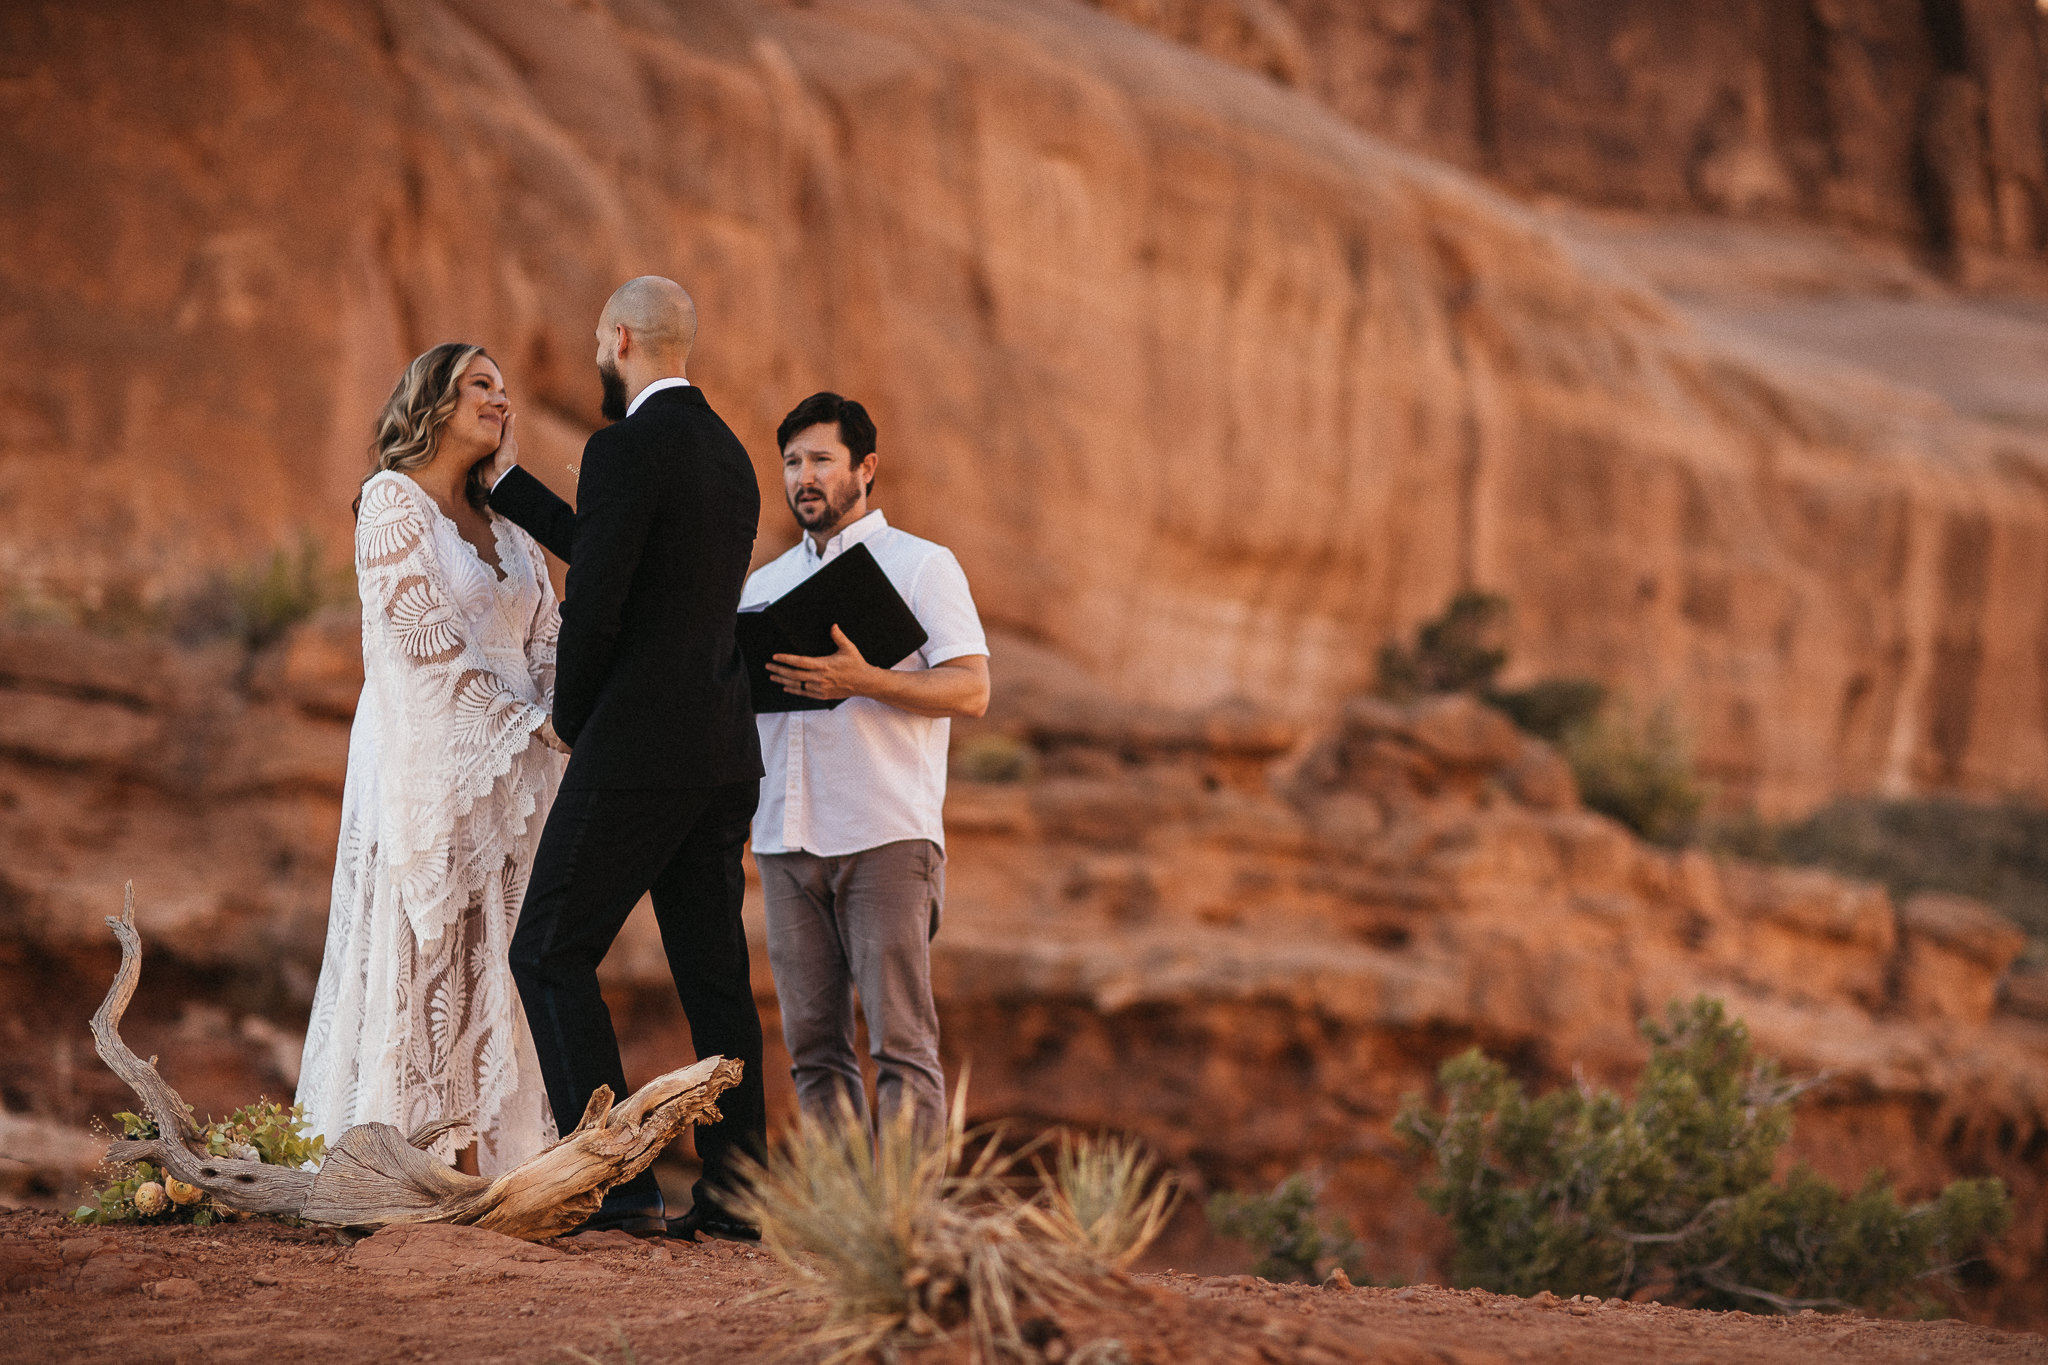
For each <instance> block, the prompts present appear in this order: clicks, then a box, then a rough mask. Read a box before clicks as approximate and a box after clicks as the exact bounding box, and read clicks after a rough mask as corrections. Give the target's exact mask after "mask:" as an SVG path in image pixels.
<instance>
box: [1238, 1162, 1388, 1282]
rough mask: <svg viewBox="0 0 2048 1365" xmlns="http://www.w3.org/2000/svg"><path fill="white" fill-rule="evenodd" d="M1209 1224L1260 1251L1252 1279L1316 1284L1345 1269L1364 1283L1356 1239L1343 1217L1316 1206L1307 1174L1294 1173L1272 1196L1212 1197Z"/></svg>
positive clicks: (1239, 1195)
mask: <svg viewBox="0 0 2048 1365" xmlns="http://www.w3.org/2000/svg"><path fill="white" fill-rule="evenodd" d="M1206 1212H1207V1213H1208V1215H1209V1225H1210V1226H1211V1227H1213V1228H1215V1229H1216V1231H1217V1232H1219V1233H1221V1234H1222V1235H1223V1236H1225V1237H1233V1238H1236V1239H1237V1240H1238V1241H1240V1242H1248V1243H1250V1244H1251V1246H1252V1247H1253V1248H1254V1249H1255V1250H1256V1251H1257V1252H1258V1253H1259V1259H1258V1260H1257V1261H1256V1262H1254V1263H1253V1265H1252V1273H1253V1274H1254V1275H1262V1276H1264V1277H1265V1278H1266V1279H1269V1280H1275V1281H1279V1282H1281V1283H1286V1282H1290V1281H1292V1282H1295V1283H1309V1284H1313V1283H1317V1282H1319V1281H1321V1280H1322V1279H1323V1277H1324V1276H1326V1275H1328V1274H1329V1273H1330V1272H1331V1271H1332V1270H1335V1269H1338V1268H1340V1267H1341V1268H1342V1269H1343V1270H1344V1272H1345V1273H1346V1274H1347V1275H1349V1276H1350V1277H1351V1278H1352V1279H1353V1280H1356V1281H1359V1282H1361V1283H1363V1281H1364V1276H1363V1275H1362V1274H1361V1273H1360V1272H1359V1269H1358V1262H1359V1245H1358V1239H1357V1238H1355V1237H1354V1236H1352V1234H1351V1228H1350V1226H1349V1225H1348V1224H1346V1223H1345V1222H1344V1220H1343V1219H1341V1218H1335V1217H1329V1218H1326V1217H1324V1216H1323V1215H1322V1213H1321V1212H1320V1211H1319V1210H1318V1209H1317V1208H1316V1191H1315V1187H1314V1186H1313V1185H1311V1184H1310V1183H1309V1180H1308V1177H1307V1176H1305V1175H1300V1174H1296V1175H1290V1176H1288V1177H1287V1178H1286V1179H1285V1180H1283V1181H1281V1182H1280V1183H1279V1184H1278V1185H1275V1186H1274V1187H1273V1192H1272V1193H1271V1194H1265V1195H1256V1194H1230V1193H1221V1194H1215V1195H1212V1196H1210V1198H1209V1205H1208V1208H1207V1210H1206Z"/></svg>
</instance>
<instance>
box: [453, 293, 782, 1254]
mask: <svg viewBox="0 0 2048 1365" xmlns="http://www.w3.org/2000/svg"><path fill="white" fill-rule="evenodd" d="M696 334H697V310H696V306H695V305H694V304H692V303H691V301H690V296H689V295H688V294H687V293H685V292H683V289H682V287H681V286H680V285H678V284H676V283H675V282H674V281H672V280H665V279H662V278H660V277H658V276H652V275H650V276H643V277H642V278H640V279H636V280H629V281H628V282H627V283H625V284H623V285H621V286H619V289H618V292H617V293H615V294H613V295H612V296H611V299H610V301H609V302H607V303H606V304H605V306H604V313H603V315H602V316H601V317H600V318H599V319H598V323H597V372H598V375H599V376H600V378H601V379H602V380H603V383H604V405H603V409H602V411H603V413H604V415H605V416H606V417H608V418H610V419H612V425H611V426H608V427H605V428H603V429H602V430H600V431H598V432H597V433H596V434H595V435H593V436H592V437H591V438H590V440H589V442H588V443H587V444H586V445H585V446H584V447H583V463H582V467H581V472H580V474H579V475H578V478H577V488H576V506H575V508H574V510H573V511H572V510H571V509H570V507H569V505H568V504H567V503H565V502H563V501H562V500H561V499H560V498H558V497H556V496H555V495H554V494H553V493H552V492H550V491H549V490H548V488H547V487H546V485H544V484H542V483H541V482H540V480H538V479H536V478H534V477H533V476H532V475H530V474H528V473H527V472H526V471H525V470H523V469H520V468H518V467H517V464H516V461H517V458H518V452H517V447H516V444H515V443H514V442H513V440H512V439H511V438H510V436H509V432H510V427H509V426H508V427H507V431H508V436H507V439H506V440H505V441H504V443H503V444H502V445H501V447H500V449H499V453H498V455H497V456H496V457H495V459H494V462H493V467H492V468H491V470H489V471H488V472H489V474H490V475H491V476H494V477H495V478H496V483H495V484H494V486H493V487H492V490H491V506H492V508H493V509H494V510H496V511H498V512H501V513H503V514H504V515H505V516H506V517H508V518H510V519H511V520H512V521H513V522H515V523H517V524H518V525H520V526H523V527H525V528H526V529H527V530H528V531H530V532H532V533H533V536H534V538H535V539H537V540H538V541H540V543H541V544H542V545H545V546H546V547H547V548H548V549H549V550H550V551H552V552H553V553H554V554H555V555H556V556H558V557H559V558H561V559H563V560H565V561H566V562H567V563H568V565H569V579H568V590H567V592H566V593H565V594H564V600H563V602H562V635H561V645H560V648H559V652H558V662H557V664H556V674H555V714H554V729H555V733H556V734H557V735H558V736H560V738H561V741H562V744H563V745H565V746H567V748H568V749H569V750H570V751H571V757H570V759H569V768H568V771H567V773H566V774H565V775H564V776H563V779H562V790H561V794H560V796H558V797H557V798H556V800H555V806H554V810H553V811H552V812H550V814H549V815H548V821H547V827H546V829H545V830H544V831H543V832H542V834H541V840H540V848H539V850H538V851H537V852H536V853H535V855H534V862H533V878H532V881H531V882H530V883H529V885H528V887H527V891H526V901H525V904H524V906H523V907H522V908H521V910H520V914H519V928H518V930H517V931H516V932H515V933H514V934H513V936H512V951H511V958H512V976H513V979H514V980H515V981H517V982H518V984H519V998H520V1000H521V1001H522V1002H523V1004H524V1005H525V1007H526V1018H527V1022H528V1023H529V1024H530V1025H531V1026H532V1029H533V1041H534V1046H535V1048H536V1050H537V1051H538V1052H539V1054H540V1066H541V1072H542V1075H543V1076H544V1078H545V1079H546V1081H547V1087H548V1102H549V1104H550V1105H551V1106H552V1107H553V1108H554V1111H555V1122H556V1124H557V1125H559V1126H560V1128H561V1129H562V1131H563V1133H564V1135H565V1136H566V1134H567V1132H568V1130H569V1129H570V1128H571V1127H573V1126H574V1125H575V1123H576V1121H577V1119H578V1118H579V1117H581V1115H582V1113H583V1109H584V1106H585V1105H586V1104H587V1103H588V1102H589V1100H590V1095H591V1092H592V1091H594V1090H596V1089H597V1087H598V1086H600V1085H609V1086H610V1087H611V1088H612V1095H613V1097H614V1099H621V1100H622V1099H624V1098H625V1097H626V1096H627V1095H628V1094H629V1093H630V1090H629V1088H628V1087H627V1085H626V1074H625V1069H624V1067H623V1066H622V1064H621V1063H620V1060H619V1045H618V1039H617V1038H616V1037H615V1036H614V1034H613V1033H612V1019H611V1014H610V1012H609V1011H608V1010H607V1009H606V1008H605V1003H604V997H603V996H602V995H600V994H599V993H598V987H597V966H598V963H600V962H602V961H603V960H604V956H605V953H606V952H607V951H608V950H609V949H610V948H611V945H612V940H613V939H614V938H616V937H617V936H618V932H619V929H620V927H621V926H622V925H623V924H624V923H625V922H626V916H627V915H628V914H630V913H631V912H632V909H633V906H634V905H635V904H636V903H638V901H639V899H640V897H641V895H642V894H643V893H645V892H650V891H651V892H652V893H653V900H654V917H655V921H656V923H658V924H659V925H660V927H661V942H662V947H663V948H664V949H665V950H666V952H667V955H668V964H669V971H670V973H671V974H672V975H673V976H674V978H675V984H676V994H677V995H679V996H680V997H681V998H682V1003H683V1013H684V1014H685V1015H687V1016H688V1017H689V1021H690V1038H691V1042H692V1043H693V1044H694V1045H695V1047H696V1049H697V1055H698V1056H700V1057H708V1056H710V1055H712V1054H713V1053H720V1054H723V1055H725V1056H727V1057H732V1058H736V1059H738V1060H739V1061H740V1062H742V1063H743V1064H744V1066H745V1071H744V1073H743V1074H742V1075H741V1078H740V1083H739V1085H738V1087H737V1088H735V1089H733V1090H730V1091H728V1092H727V1093H726V1094H725V1095H724V1096H723V1097H722V1098H721V1099H720V1100H719V1108H720V1110H721V1111H722V1112H723V1114H724V1118H722V1119H721V1120H720V1121H719V1122H717V1123H714V1124H708V1125H706V1126H704V1127H701V1128H699V1129H697V1154H698V1156H699V1157H701V1158H702V1159H703V1162H704V1176H703V1178H702V1179H701V1180H699V1181H698V1182H697V1186H696V1190H695V1195H696V1200H695V1204H694V1206H693V1207H692V1208H691V1210H690V1212H689V1213H688V1214H687V1215H685V1216H684V1217H682V1218H679V1219H677V1220H676V1221H675V1224H674V1226H673V1228H672V1229H671V1228H670V1226H669V1225H668V1224H667V1223H666V1221H665V1219H664V1209H663V1207H662V1199H661V1189H660V1187H659V1186H658V1185H656V1184H655V1181H654V1176H653V1174H652V1172H648V1171H643V1172H641V1173H640V1174H639V1175H637V1176H635V1177H634V1178H633V1179H632V1180H629V1181H627V1182H626V1183H625V1184H623V1185H619V1186H616V1187H614V1188H613V1189H612V1190H611V1192H610V1193H608V1194H607V1195H606V1196H605V1199H604V1204H603V1206H602V1207H601V1208H599V1210H598V1211H597V1213H596V1214H594V1215H593V1216H592V1217H591V1219H590V1221H589V1222H587V1223H585V1224H584V1227H585V1229H587V1230H590V1229H599V1228H619V1229H622V1230H624V1231H626V1232H630V1233H634V1234H636V1235H639V1236H655V1235H659V1234H661V1233H663V1232H664V1231H670V1230H672V1231H673V1232H675V1233H676V1234H677V1235H682V1236H690V1237H692V1238H694V1235H695V1234H696V1233H697V1232H699V1231H703V1232H708V1233H712V1234H714V1235H719V1236H727V1237H741V1238H746V1237H750V1236H756V1235H758V1234H757V1233H756V1232H755V1230H754V1229H753V1228H751V1227H749V1226H747V1225H746V1224H744V1223H742V1222H740V1221H739V1220H738V1219H736V1218H734V1217H733V1216H732V1215H731V1214H730V1213H729V1212H727V1211H726V1210H725V1209H723V1208H721V1207H720V1206H719V1204H718V1197H719V1191H720V1190H721V1189H723V1188H726V1187H728V1186H729V1185H730V1184H731V1183H732V1179H733V1174H734V1172H733V1166H732V1163H733V1158H734V1157H735V1156H737V1155H739V1154H740V1153H743V1152H754V1153H758V1152H759V1151H760V1150H761V1148H762V1146H763V1141H764V1138H765V1134H766V1124H767V1111H766V1106H765V1103H764V1100H763V1094H762V1086H761V1018H760V1015H759V1014H758V1013H757V1012H756V1010H755V1008H754V993H753V986H752V983H751V980H750V975H749V972H748V963H747V939H746V933H745V931H744V930H743V929H742V928H741V926H740V905H741V901H742V899H743V897H744V895H745V891H746V881H745V877H744V874H743V872H742V871H741V865H740V850H741V846H742V845H743V844H744V843H745V841H746V837H747V826H748V823H749V821H750V820H751V818H752V816H753V813H754V803H755V801H756V799H757V798H758V795H759V791H760V779H761V751H760V745H759V742H758V740H757V739H756V736H755V728H754V711H753V705H752V703H751V701H750V700H749V696H748V691H747V679H746V672H745V669H744V666H743V665H742V663H741V661H740V653H739V647H738V645H737V644H736V643H735V642H734V638H733V621H734V614H735V611H736V610H737V608H738V606H739V600H740V587H741V585H742V584H743V583H744V582H745V580H746V576H747V564H748V561H749V560H750V559H751V558H752V555H753V549H754V531H755V528H756V527H757V526H758V525H759V523H760V519H761V495H760V489H759V485H758V484H757V483H756V482H755V479H754V467H753V464H752V462H751V461H749V460H748V458H747V452H746V450H745V449H744V448H743V447H742V446H741V445H740V443H739V440H738V438H737V437H735V436H734V435H733V434H732V432H731V431H730V430H729V429H728V428H727V427H726V425H725V423H724V422H722V421H721V420H719V417H718V414H717V413H715V412H713V411H712V410H711V406H710V405H709V404H708V403H706V402H705V401H704V395H703V393H702V392H700V391H699V390H698V389H696V388H694V387H693V386H692V385H691V384H690V382H689V381H688V380H687V379H685V378H684V377H683V368H684V365H685V362H687V361H688V359H689V355H690V346H691V343H692V342H693V341H694V340H695V339H696Z"/></svg>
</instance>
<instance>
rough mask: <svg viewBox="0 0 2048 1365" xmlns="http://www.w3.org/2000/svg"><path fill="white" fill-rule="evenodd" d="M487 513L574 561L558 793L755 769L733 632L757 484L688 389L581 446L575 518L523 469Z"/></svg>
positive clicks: (697, 782)
mask: <svg viewBox="0 0 2048 1365" xmlns="http://www.w3.org/2000/svg"><path fill="white" fill-rule="evenodd" d="M491 507H492V508H493V509H494V510H496V511H499V512H502V513H504V514H505V515H506V516H507V517H509V518H511V519H512V521H513V522H515V523H516V524H518V525H520V526H523V527H525V528H526V529H527V530H528V531H529V532H531V533H532V534H533V537H534V539H536V540H538V541H539V542H540V543H541V544H542V545H544V546H546V547H547V548H548V549H549V550H550V551H552V552H553V553H554V554H555V555H556V556H558V557H559V558H561V559H563V560H565V561H567V563H568V565H569V581H568V591H567V592H566V594H565V595H564V600H563V602H562V639H561V646H560V649H559V652H558V655H557V662H556V667H555V732H556V733H557V734H559V735H560V736H561V737H562V739H563V741H564V742H566V743H567V744H569V745H570V746H571V748H572V749H573V750H574V753H573V755H572V756H571V758H570V760H569V770H568V772H567V774H566V775H565V776H564V777H563V786H564V787H588V788H612V789H623V788H639V789H647V788H676V787H710V786H717V785H720V784H723V783H727V782H739V781H745V780H751V779H758V778H759V777H760V776H761V744H760V739H759V736H758V734H757V732H756V730H755V726H754V708H753V703H752V701H751V700H750V699H749V694H748V691H747V673H746V666H745V664H743V663H742V662H741V659H740V651H739V645H738V643H737V642H736V641H735V640H734V638H733V621H734V617H735V614H736V613H737V612H738V610H739V604H740V587H741V585H742V584H744V583H745V582H746V577H747V565H748V563H749V562H750V561H751V560H752V558H753V553H754V532H755V529H756V528H757V527H758V526H759V525H760V521H761V491H760V487H759V485H758V484H756V483H755V481H754V466H753V463H752V461H750V460H748V458H747V452H746V448H745V447H743V446H742V445H741V444H740V442H739V438H738V437H736V436H734V435H733V434H732V431H731V429H730V428H728V427H727V426H726V425H725V423H724V422H723V421H721V420H720V419H719V416H718V414H717V413H715V412H713V411H712V410H711V405H710V404H709V403H707V402H705V401H704V395H703V394H702V393H701V392H699V391H698V390H697V389H696V388H695V387H690V388H673V389H663V390H662V391H661V392H660V393H657V394H654V395H652V396H650V397H649V398H648V400H647V401H646V402H645V403H642V404H641V405H640V407H639V409H638V411H636V412H634V413H633V415H632V416H630V417H628V418H626V419H625V420H623V421H620V422H614V423H613V424H612V425H611V426H608V427H605V428H604V429H602V430H601V431H599V432H597V433H596V434H595V435H593V436H592V437H591V438H590V440H589V441H588V442H587V443H586V444H585V445H584V447H583V465H582V469H581V471H580V473H579V474H578V475H577V487H576V507H575V509H574V510H573V511H572V510H571V509H570V507H569V504H568V503H566V502H563V501H562V500H561V499H560V498H558V497H556V496H555V495H554V493H553V492H552V491H550V490H549V488H548V487H547V485H546V484H543V483H542V482H541V481H540V480H539V479H536V478H534V477H533V476H532V475H531V474H528V473H527V472H526V471H525V470H523V469H519V468H517V467H515V468H513V469H512V471H511V472H510V473H508V474H506V475H505V477H504V478H503V479H501V480H499V482H498V486H497V488H496V489H494V490H493V491H492V493H491Z"/></svg>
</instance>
